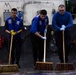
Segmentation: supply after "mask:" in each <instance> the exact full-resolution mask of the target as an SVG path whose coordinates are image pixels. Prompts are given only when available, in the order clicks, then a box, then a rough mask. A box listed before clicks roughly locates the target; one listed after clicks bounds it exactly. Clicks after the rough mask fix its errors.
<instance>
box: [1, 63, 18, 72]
mask: <svg viewBox="0 0 76 75" xmlns="http://www.w3.org/2000/svg"><path fill="white" fill-rule="evenodd" d="M6 72H19V69H18V66H17V65H16V64H13V65H0V73H6Z"/></svg>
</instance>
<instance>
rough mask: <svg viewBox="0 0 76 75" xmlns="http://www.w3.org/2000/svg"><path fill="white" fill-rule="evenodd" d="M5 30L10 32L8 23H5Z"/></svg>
mask: <svg viewBox="0 0 76 75" xmlns="http://www.w3.org/2000/svg"><path fill="white" fill-rule="evenodd" d="M5 30H8V22H7V21H5Z"/></svg>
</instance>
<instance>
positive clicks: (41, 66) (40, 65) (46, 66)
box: [35, 62, 53, 70]
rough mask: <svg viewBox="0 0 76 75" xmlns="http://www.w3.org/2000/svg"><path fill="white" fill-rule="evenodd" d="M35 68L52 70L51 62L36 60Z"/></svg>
mask: <svg viewBox="0 0 76 75" xmlns="http://www.w3.org/2000/svg"><path fill="white" fill-rule="evenodd" d="M35 69H36V70H53V62H36V66H35Z"/></svg>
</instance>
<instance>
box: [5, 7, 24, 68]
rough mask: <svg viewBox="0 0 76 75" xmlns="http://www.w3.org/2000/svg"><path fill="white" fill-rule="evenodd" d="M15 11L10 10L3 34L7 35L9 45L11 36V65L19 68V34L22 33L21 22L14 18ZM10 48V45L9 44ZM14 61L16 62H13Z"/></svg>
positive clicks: (14, 9) (20, 41)
mask: <svg viewBox="0 0 76 75" xmlns="http://www.w3.org/2000/svg"><path fill="white" fill-rule="evenodd" d="M16 14H17V9H16V8H12V9H11V16H10V17H9V18H8V19H7V20H6V21H5V32H7V33H8V38H9V43H10V39H11V35H13V44H12V45H13V46H12V53H11V64H14V63H15V62H16V64H17V65H18V67H20V66H19V59H20V54H21V45H22V40H21V32H22V31H23V20H22V19H20V18H18V17H17V16H16ZM9 47H10V44H9ZM15 60H16V61H15Z"/></svg>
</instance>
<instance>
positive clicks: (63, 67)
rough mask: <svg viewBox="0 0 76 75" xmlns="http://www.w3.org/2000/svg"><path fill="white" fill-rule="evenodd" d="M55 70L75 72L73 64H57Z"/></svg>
mask: <svg viewBox="0 0 76 75" xmlns="http://www.w3.org/2000/svg"><path fill="white" fill-rule="evenodd" d="M55 70H59V71H61V70H75V69H74V66H73V63H58V64H57V65H56V68H55Z"/></svg>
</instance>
